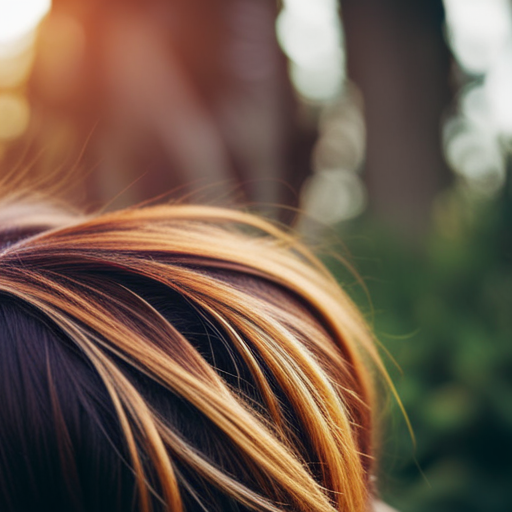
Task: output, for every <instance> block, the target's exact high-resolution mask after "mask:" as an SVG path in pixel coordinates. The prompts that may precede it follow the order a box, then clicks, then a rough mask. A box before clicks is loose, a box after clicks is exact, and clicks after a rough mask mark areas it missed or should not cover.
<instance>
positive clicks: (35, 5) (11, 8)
mask: <svg viewBox="0 0 512 512" xmlns="http://www.w3.org/2000/svg"><path fill="white" fill-rule="evenodd" d="M50 7H51V0H0V54H3V53H9V52H12V51H13V49H15V48H18V47H19V44H20V43H21V42H23V41H26V40H27V38H29V39H30V37H31V35H32V34H33V32H34V30H35V29H36V27H37V25H38V24H39V22H40V21H41V20H42V19H43V17H44V16H45V15H46V14H47V13H48V12H49V10H50Z"/></svg>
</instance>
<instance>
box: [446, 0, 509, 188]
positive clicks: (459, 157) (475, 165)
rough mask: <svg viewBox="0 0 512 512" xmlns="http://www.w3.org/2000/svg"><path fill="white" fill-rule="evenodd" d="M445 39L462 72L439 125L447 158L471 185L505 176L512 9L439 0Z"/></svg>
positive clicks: (490, 2) (486, 0)
mask: <svg viewBox="0 0 512 512" xmlns="http://www.w3.org/2000/svg"><path fill="white" fill-rule="evenodd" d="M445 7H446V15H447V16H446V23H447V25H446V29H447V30H446V31H447V35H448V41H449V43H450V45H451V48H452V51H453V53H454V56H455V57H456V59H457V61H458V63H459V65H460V67H461V68H462V70H463V71H465V72H466V75H465V84H463V85H464V87H463V88H462V91H461V93H460V95H459V98H458V114H457V115H456V116H454V117H453V118H452V119H450V120H449V121H448V122H447V123H446V125H445V129H444V141H445V154H446V158H447V160H448V163H449V164H450V166H451V167H452V169H453V170H454V171H455V173H456V175H457V176H459V177H461V178H462V180H463V182H464V183H465V184H467V185H469V186H470V188H471V189H472V190H473V191H476V192H478V193H483V194H484V195H488V196H489V195H491V196H492V195H495V194H496V193H498V192H499V190H500V189H501V187H502V186H503V184H504V182H505V173H506V172H505V166H506V152H507V145H506V144H504V142H505V141H506V140H507V139H510V138H511V137H512V95H511V94H510V91H511V90H512V9H511V5H510V3H509V2H508V1H507V0H445Z"/></svg>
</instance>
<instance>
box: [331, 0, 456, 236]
mask: <svg viewBox="0 0 512 512" xmlns="http://www.w3.org/2000/svg"><path fill="white" fill-rule="evenodd" d="M340 4H341V10H342V20H343V24H344V28H345V34H346V46H347V60H348V71H349V75H350V77H351V78H352V79H353V80H354V81H355V82H356V84H357V85H358V86H359V87H360V89H361V91H362V93H363V96H364V101H365V118H366V128H367V155H366V163H365V180H366V183H367V187H368V192H369V205H370V208H371V210H372V211H373V213H374V214H375V215H376V216H377V217H379V218H381V219H382V220H383V221H387V222H388V223H391V224H393V225H395V226H398V227H400V228H401V229H405V230H407V231H409V232H413V233H420V234H423V233H424V231H425V228H426V226H427V225H428V223H429V220H430V212H431V207H432V200H433V198H434V197H435V195H436V194H437V192H438V191H439V190H440V189H442V188H443V187H444V186H445V185H446V184H447V183H448V182H449V180H450V174H449V171H448V169H447V166H446V164H445V162H444V160H443V156H442V151H441V143H440V126H441V121H442V116H443V113H444V112H445V110H446V108H447V105H449V103H450V100H451V97H452V91H451V90H450V86H449V72H450V62H451V59H450V53H449V50H448V48H447V46H446V43H445V41H444V37H443V22H444V8H443V2H442V0H416V1H414V2H411V1H409V0H340Z"/></svg>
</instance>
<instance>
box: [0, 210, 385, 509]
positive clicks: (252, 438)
mask: <svg viewBox="0 0 512 512" xmlns="http://www.w3.org/2000/svg"><path fill="white" fill-rule="evenodd" d="M375 366H377V367H378V366H380V362H379V359H378V356H377V353H376V350H375V348H374V344H373V341H372V337H371V335H370V333H369V331H368V329H367V327H366V325H365V323H364V321H363V320H362V318H361V315H360V314H359V312H358V310H357V309H356V308H355V306H354V305H353V304H352V302H351V301H350V300H349V299H348V297H347V296H346V294H345V293H344V292H343V291H342V290H341V289H340V288H339V287H338V285H337V284H336V282H335V281H334V279H333V278H332V277H331V276H330V275H329V274H328V272H327V271H326V270H325V269H324V267H323V266H322V265H321V263H319V261H318V260H317V259H316V258H315V257H313V256H312V255H311V254H310V252H308V250H307V249H306V248H305V247H304V246H302V245H301V244H300V243H299V242H298V241H297V240H296V238H295V237H294V236H292V235H290V234H287V233H285V232H283V231H281V230H279V229H278V228H276V227H274V226H273V225H271V224H269V223H268V222H266V221H264V220H262V219H260V218H257V217H255V216H252V215H249V214H245V213H242V212H238V211H230V210H225V209H220V208H211V207H197V206H156V207H146V208H140V209H128V210H124V211H118V212H114V213H108V214H103V215H98V216H90V217H84V216H76V215H67V214H62V213H60V212H59V211H57V210H55V209H52V208H49V207H45V208H35V207H23V206H22V205H19V204H18V205H11V206H9V205H5V206H4V207H3V208H2V209H1V210H0V404H1V410H0V510H2V511H4V512H36V511H37V512H41V511H46V510H48V511H50V510H51V511H66V512H67V511H84V512H85V511H87V512H89V511H90V512H101V511H105V512H107V511H108V512H117V511H119V512H121V511H123V512H126V511H140V512H150V511H153V512H156V511H172V512H182V511H188V512H190V511H201V510H208V511H219V512H220V511H222V512H225V511H239V512H241V511H249V510H256V511H267V512H278V511H294V512H334V511H344V512H349V511H350V512H364V511H366V510H368V507H369V503H370V500H371V486H370V483H369V475H370V474H371V468H372V410H373V392H372V378H371V375H370V370H369V368H372V367H375Z"/></svg>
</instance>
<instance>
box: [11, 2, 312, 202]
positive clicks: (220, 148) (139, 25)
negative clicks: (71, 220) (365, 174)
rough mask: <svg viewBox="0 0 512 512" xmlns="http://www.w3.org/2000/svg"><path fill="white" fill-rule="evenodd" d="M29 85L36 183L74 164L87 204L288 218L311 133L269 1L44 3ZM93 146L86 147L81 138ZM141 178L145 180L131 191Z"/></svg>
mask: <svg viewBox="0 0 512 512" xmlns="http://www.w3.org/2000/svg"><path fill="white" fill-rule="evenodd" d="M53 4H54V5H53V9H52V12H51V14H50V16H49V17H48V19H47V20H46V22H45V24H44V25H43V26H42V29H41V34H40V45H39V46H40V48H39V50H40V51H39V55H38V59H37V61H36V65H35V70H34V74H33V77H32V80H31V83H30V91H31V94H30V96H31V101H32V103H33V106H34V116H33V118H34V123H33V125H32V131H31V132H30V133H29V135H28V136H27V137H26V138H25V139H24V140H20V141H18V142H17V143H16V144H14V145H13V146H12V148H11V151H10V157H9V155H8V157H7V158H6V161H5V165H6V166H9V165H12V164H13V162H15V161H16V160H17V159H18V158H19V155H20V153H21V148H23V147H25V146H26V144H27V140H31V141H32V142H31V147H32V153H33V154H34V155H35V154H37V153H38V150H39V149H40V148H44V155H43V157H39V158H38V165H39V166H40V167H42V168H44V169H45V170H47V169H48V168H53V167H55V166H57V165H59V164H60V165H62V163H63V160H64V159H65V157H66V155H67V156H68V162H72V161H73V159H74V158H75V157H77V156H79V154H80V151H81V149H82V148H83V146H84V144H85V145H86V147H85V149H84V155H83V157H82V158H81V165H82V167H84V168H85V170H87V171H91V170H92V169H94V168H96V167H97V169H96V170H95V171H92V172H91V176H90V179H88V181H87V187H86V188H87V189H88V190H89V192H88V193H87V194H86V195H87V199H88V200H90V199H91V198H92V199H96V200H100V202H104V201H105V200H107V199H110V198H112V197H113V196H115V195H116V194H117V193H119V192H120V191H122V190H123V189H124V188H125V187H126V186H128V185H129V184H130V183H132V182H134V181H137V180H138V181H137V183H136V184H135V185H133V186H132V187H131V188H130V189H129V190H128V191H127V192H126V193H125V194H123V196H122V197H121V198H120V199H119V201H118V202H117V206H120V205H123V204H131V203H133V202H136V201H140V200H144V199H148V198H151V197H154V196H156V195H158V194H161V193H164V192H168V191H169V192H172V191H174V192H173V193H172V194H171V196H173V197H180V196H184V195H190V194H192V195H193V197H194V199H195V200H203V201H212V200H213V201H216V202H220V203H230V202H234V201H239V200H242V201H244V202H249V203H254V204H259V205H260V208H263V206H261V205H263V204H266V205H267V206H266V207H265V208H266V209H267V210H275V207H270V206H269V205H275V204H284V205H290V206H291V205H296V204H297V201H298V199H297V197H298V195H297V192H298V190H299V188H300V185H301V183H302V181H303V180H304V179H305V177H306V176H307V175H308V174H309V171H310V162H309V160H310V158H309V154H310V151H311V146H312V144H313V141H314V137H315V129H314V127H311V126H303V125H301V123H300V122H298V116H299V112H298V105H297V102H296V100H295V97H294V95H293V92H292V88H291V84H290V82H289V79H288V74H287V61H286V58H285V57H284V55H283V54H282V52H281V50H280V48H279V45H278V43H277V39H276V35H275V29H274V25H275V19H276V16H277V14H278V6H277V4H276V3H275V2H274V0H209V1H205V0H186V1H185V0H175V1H173V2H167V1H163V0H151V1H149V2H142V1H141V0H131V1H123V2H121V1H118V0H108V1H99V0H87V1H85V0H54V3H53ZM91 132H92V137H91V139H90V140H88V135H89V134H90V133H91ZM141 175H143V176H142V177H141ZM83 190H84V189H83V187H82V190H81V192H82V193H83Z"/></svg>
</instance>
